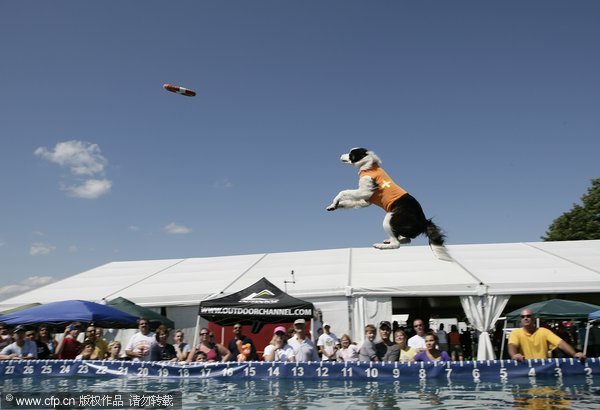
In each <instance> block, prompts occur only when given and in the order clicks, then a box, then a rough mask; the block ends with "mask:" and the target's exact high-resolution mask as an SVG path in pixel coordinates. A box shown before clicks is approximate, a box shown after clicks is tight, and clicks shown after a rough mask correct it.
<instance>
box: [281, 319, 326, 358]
mask: <svg viewBox="0 0 600 410" xmlns="http://www.w3.org/2000/svg"><path fill="white" fill-rule="evenodd" d="M288 343H289V345H290V346H291V347H292V349H294V357H295V358H296V361H298V362H318V361H319V354H318V353H317V349H316V348H315V345H314V343H313V342H312V341H311V340H310V339H309V338H308V337H307V336H306V321H305V320H304V319H296V321H295V322H294V336H292V337H291V338H290V339H289V340H288Z"/></svg>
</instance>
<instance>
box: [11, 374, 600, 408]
mask: <svg viewBox="0 0 600 410" xmlns="http://www.w3.org/2000/svg"><path fill="white" fill-rule="evenodd" d="M0 391H2V394H3V395H5V394H7V393H8V392H25V393H26V392H48V393H56V392H86V391H91V392H116V391H118V392H148V393H153V394H156V393H159V392H175V391H177V392H181V394H182V408H183V409H211V410H212V409H228V410H229V409H243V410H245V409H248V410H250V409H252V410H254V409H312V408H326V409H364V408H368V409H400V408H402V409H404V408H448V409H450V408H452V409H456V408H460V409H481V408H484V407H490V408H508V407H512V408H533V409H547V408H573V409H596V408H598V402H599V401H600V396H599V395H598V394H599V392H600V389H599V388H598V386H597V385H595V384H594V381H593V379H591V378H586V377H581V376H574V377H570V378H565V379H564V380H555V379H552V378H533V377H531V378H529V377H526V378H524V379H523V378H522V379H519V380H516V379H515V380H512V381H506V382H500V383H499V382H478V383H474V382H472V381H469V380H466V381H459V382H456V381H448V380H447V379H446V380H444V379H441V380H438V379H432V380H421V381H416V382H415V381H404V380H396V381H364V380H322V379H304V380H300V379H156V378H132V377H120V378H111V379H106V378H96V377H87V378H81V377H65V378H61V377H50V378H40V377H17V378H4V379H2V380H1V381H0Z"/></svg>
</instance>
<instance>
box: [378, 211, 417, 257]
mask: <svg viewBox="0 0 600 410" xmlns="http://www.w3.org/2000/svg"><path fill="white" fill-rule="evenodd" d="M391 219H392V213H391V212H388V213H387V214H386V215H385V218H383V230H384V231H385V233H387V234H388V236H389V237H388V239H386V240H384V241H383V242H381V243H374V244H373V247H374V248H377V249H398V248H399V247H400V244H401V243H402V242H401V241H400V239H399V238H397V237H396V235H394V231H393V229H392V226H391V225H390V221H391ZM400 238H402V240H405V239H408V238H404V237H403V236H401V237H400ZM408 242H410V239H408Z"/></svg>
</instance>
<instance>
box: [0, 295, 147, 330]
mask: <svg viewBox="0 0 600 410" xmlns="http://www.w3.org/2000/svg"><path fill="white" fill-rule="evenodd" d="M137 320H138V318H137V317H136V316H133V315H130V314H129V313H125V312H122V311H120V310H118V309H115V308H112V307H110V306H106V305H101V304H99V303H94V302H88V301H85V300H64V301H61V302H52V303H47V304H45V305H40V306H35V307H32V308H29V309H23V310H20V311H18V312H13V313H8V314H6V315H0V322H3V323H5V324H7V325H35V324H41V323H46V324H49V325H54V326H61V325H67V324H68V323H71V322H83V323H94V324H95V325H96V326H100V327H106V328H131V327H136V326H137Z"/></svg>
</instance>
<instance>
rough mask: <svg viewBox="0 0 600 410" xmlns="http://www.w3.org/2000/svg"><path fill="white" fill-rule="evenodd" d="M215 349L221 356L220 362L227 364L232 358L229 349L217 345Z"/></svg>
mask: <svg viewBox="0 0 600 410" xmlns="http://www.w3.org/2000/svg"><path fill="white" fill-rule="evenodd" d="M217 349H218V350H219V354H220V355H221V361H222V362H228V361H230V360H231V358H232V357H233V355H232V354H231V352H230V351H229V349H228V348H226V347H225V346H223V345H219V344H218V345H217Z"/></svg>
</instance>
